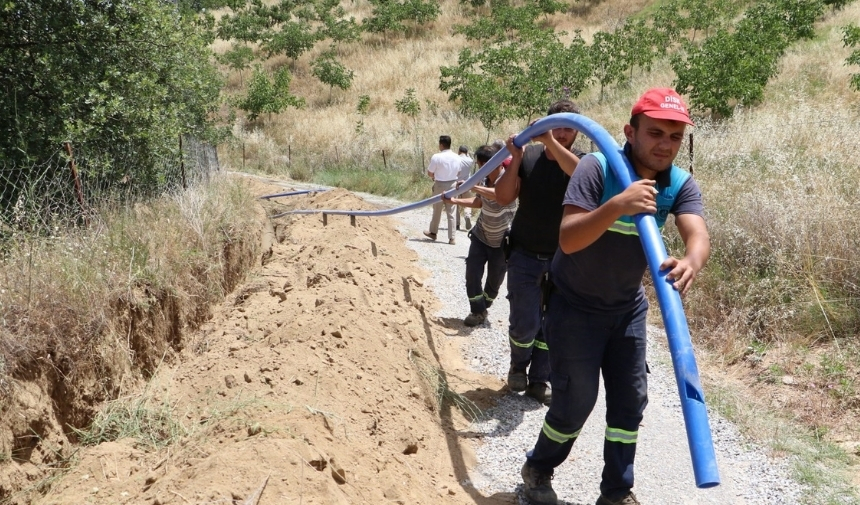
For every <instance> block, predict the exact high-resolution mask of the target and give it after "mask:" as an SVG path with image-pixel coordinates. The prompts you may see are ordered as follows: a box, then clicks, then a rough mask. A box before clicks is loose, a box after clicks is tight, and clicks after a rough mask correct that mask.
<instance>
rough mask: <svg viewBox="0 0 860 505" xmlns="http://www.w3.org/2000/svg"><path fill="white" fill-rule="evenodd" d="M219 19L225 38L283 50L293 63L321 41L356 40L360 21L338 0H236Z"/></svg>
mask: <svg viewBox="0 0 860 505" xmlns="http://www.w3.org/2000/svg"><path fill="white" fill-rule="evenodd" d="M230 3H231V5H230V7H231V12H228V13H227V14H225V15H223V16H222V17H221V19H220V21H219V22H218V29H217V33H218V36H219V37H220V38H222V39H225V40H229V39H236V40H240V41H243V42H248V43H258V44H260V46H261V47H262V49H263V51H264V52H265V54H266V56H267V57H272V56H274V55H278V54H283V55H285V56H287V57H289V58H291V59H292V60H293V63H295V61H296V60H297V59H298V58H299V57H300V56H302V55H303V54H305V53H306V52H308V51H310V50H311V49H313V48H314V47H315V46H316V45H317V44H318V43H320V42H322V41H325V40H331V41H333V42H342V41H353V40H357V38H358V25H357V24H356V22H355V19H354V18H351V17H350V18H347V17H346V11H345V10H344V9H343V8H342V7H341V6H340V5H339V2H338V1H337V0H278V1H277V2H274V3H270V2H264V1H263V0H233V1H232V2H230Z"/></svg>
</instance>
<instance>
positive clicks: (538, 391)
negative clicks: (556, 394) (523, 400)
mask: <svg viewBox="0 0 860 505" xmlns="http://www.w3.org/2000/svg"><path fill="white" fill-rule="evenodd" d="M526 396H529V397H531V398H534V399H535V400H537V401H538V402H540V403H543V404H544V405H547V406H549V404H550V401H552V391H550V389H549V387H548V386H547V385H546V382H532V383H529V385H528V387H527V388H526Z"/></svg>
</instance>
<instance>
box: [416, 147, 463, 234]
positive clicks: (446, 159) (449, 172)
mask: <svg viewBox="0 0 860 505" xmlns="http://www.w3.org/2000/svg"><path fill="white" fill-rule="evenodd" d="M461 165H462V162H461V158H460V157H459V156H457V154H456V153H454V152H453V151H451V137H449V136H448V135H442V136H440V137H439V152H438V153H436V154H434V155H433V156H431V157H430V164H429V165H427V174H428V175H429V176H430V177H432V178H433V194H434V195H439V194H442V193H444V192H446V191H448V190H450V189H454V186H455V185H456V184H457V176H459V175H460V166H461ZM443 208H444V209H445V215H446V216H447V218H448V243H449V244H451V245H454V243H455V240H454V205H453V204H452V203H450V202H449V203H446V202H441V201H440V202H437V203H434V204H433V217H432V218H431V219H430V229H429V230H428V231H425V232H424V236H425V237H427V238H429V239H430V240H436V236H437V234H438V233H439V221H441V220H442V209H443Z"/></svg>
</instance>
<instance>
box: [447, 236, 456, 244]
mask: <svg viewBox="0 0 860 505" xmlns="http://www.w3.org/2000/svg"><path fill="white" fill-rule="evenodd" d="M448 243H449V244H451V245H454V244H456V243H457V241H456V240H454V239H452V238H449V239H448Z"/></svg>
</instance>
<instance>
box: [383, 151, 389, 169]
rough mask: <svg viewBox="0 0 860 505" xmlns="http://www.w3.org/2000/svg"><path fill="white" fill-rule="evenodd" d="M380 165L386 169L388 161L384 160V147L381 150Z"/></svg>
mask: <svg viewBox="0 0 860 505" xmlns="http://www.w3.org/2000/svg"><path fill="white" fill-rule="evenodd" d="M382 166H384V167H385V169H386V170H388V162H387V161H385V149H383V150H382Z"/></svg>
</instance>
